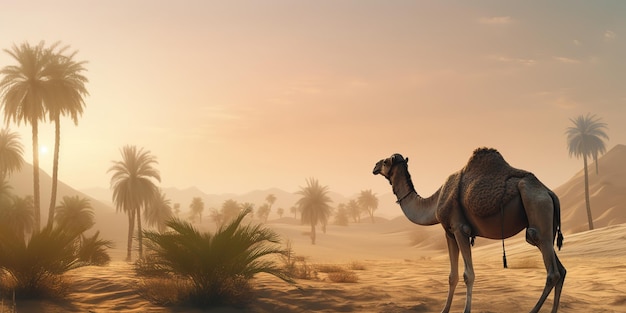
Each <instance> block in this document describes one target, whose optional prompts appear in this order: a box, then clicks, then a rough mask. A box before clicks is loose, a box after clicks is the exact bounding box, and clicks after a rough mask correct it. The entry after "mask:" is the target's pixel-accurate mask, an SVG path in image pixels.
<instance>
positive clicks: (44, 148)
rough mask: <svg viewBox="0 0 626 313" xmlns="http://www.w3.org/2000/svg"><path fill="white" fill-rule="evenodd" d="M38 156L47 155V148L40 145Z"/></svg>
mask: <svg viewBox="0 0 626 313" xmlns="http://www.w3.org/2000/svg"><path fill="white" fill-rule="evenodd" d="M39 154H41V155H47V154H48V146H45V145H40V146H39Z"/></svg>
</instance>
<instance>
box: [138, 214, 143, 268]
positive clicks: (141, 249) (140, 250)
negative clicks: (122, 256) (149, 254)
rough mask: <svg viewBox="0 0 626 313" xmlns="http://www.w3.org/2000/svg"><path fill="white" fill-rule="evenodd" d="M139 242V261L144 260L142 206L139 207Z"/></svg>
mask: <svg viewBox="0 0 626 313" xmlns="http://www.w3.org/2000/svg"><path fill="white" fill-rule="evenodd" d="M137 241H138V242H139V243H138V245H139V259H143V232H142V231H141V206H139V207H137Z"/></svg>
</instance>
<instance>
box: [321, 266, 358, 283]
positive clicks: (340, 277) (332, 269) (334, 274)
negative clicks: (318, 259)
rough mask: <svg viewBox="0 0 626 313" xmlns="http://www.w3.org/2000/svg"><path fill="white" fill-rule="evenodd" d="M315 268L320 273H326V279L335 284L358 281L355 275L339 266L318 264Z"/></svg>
mask: <svg viewBox="0 0 626 313" xmlns="http://www.w3.org/2000/svg"><path fill="white" fill-rule="evenodd" d="M315 268H316V269H317V270H318V271H319V272H321V273H326V275H327V276H328V279H330V281H332V282H335V283H356V282H357V281H358V280H359V279H358V277H357V275H356V273H354V272H353V271H350V270H347V269H346V268H345V267H343V266H340V265H334V264H318V265H316V266H315Z"/></svg>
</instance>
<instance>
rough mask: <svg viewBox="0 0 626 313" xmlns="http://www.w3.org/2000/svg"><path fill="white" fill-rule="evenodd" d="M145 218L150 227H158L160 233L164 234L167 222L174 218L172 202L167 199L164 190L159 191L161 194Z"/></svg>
mask: <svg viewBox="0 0 626 313" xmlns="http://www.w3.org/2000/svg"><path fill="white" fill-rule="evenodd" d="M144 216H145V218H146V223H148V226H153V227H156V229H157V230H158V231H159V233H164V232H165V229H166V228H167V225H166V223H167V221H169V220H170V219H172V218H173V217H174V214H173V213H172V200H170V199H167V198H166V195H165V193H164V192H163V190H161V189H159V194H158V195H157V197H156V198H154V199H153V201H152V202H151V204H150V207H149V208H148V209H147V210H146V214H145V215H144Z"/></svg>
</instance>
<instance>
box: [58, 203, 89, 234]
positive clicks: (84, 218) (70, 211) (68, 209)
mask: <svg viewBox="0 0 626 313" xmlns="http://www.w3.org/2000/svg"><path fill="white" fill-rule="evenodd" d="M54 222H56V224H57V226H58V227H62V228H65V229H68V230H70V231H71V232H73V233H78V234H80V233H83V232H85V231H86V230H88V229H90V228H91V227H93V225H94V224H95V222H94V211H93V208H92V207H91V203H90V202H89V199H87V198H81V197H79V196H73V197H70V196H64V197H63V200H61V203H59V206H57V207H56V214H54Z"/></svg>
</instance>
